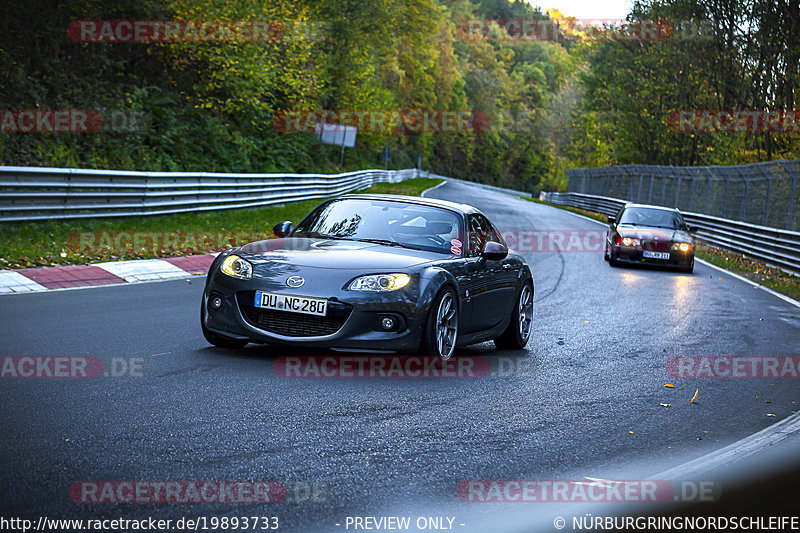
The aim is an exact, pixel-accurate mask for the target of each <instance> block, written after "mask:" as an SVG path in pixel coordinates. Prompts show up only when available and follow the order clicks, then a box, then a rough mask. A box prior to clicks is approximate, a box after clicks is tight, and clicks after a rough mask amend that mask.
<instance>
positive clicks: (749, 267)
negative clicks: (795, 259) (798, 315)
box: [526, 198, 800, 301]
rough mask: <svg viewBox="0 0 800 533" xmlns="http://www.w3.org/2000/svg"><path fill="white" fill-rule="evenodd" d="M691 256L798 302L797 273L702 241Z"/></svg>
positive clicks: (595, 215)
mask: <svg viewBox="0 0 800 533" xmlns="http://www.w3.org/2000/svg"><path fill="white" fill-rule="evenodd" d="M526 199H527V200H531V201H532V202H536V203H539V204H544V205H549V206H551V207H556V208H558V209H563V210H565V211H570V212H571V213H577V214H580V215H583V216H587V217H589V218H593V219H595V220H599V221H600V222H607V221H608V215H604V214H602V213H596V212H594V211H586V210H585V209H578V208H576V207H568V206H561V205H554V204H549V203H547V202H542V201H541V200H539V199H538V198H526ZM695 257H697V258H699V259H702V260H704V261H708V262H709V263H711V264H712V265H716V266H718V267H722V268H724V269H725V270H728V271H730V272H733V273H735V274H738V275H740V276H742V277H743V278H747V279H749V280H750V281H754V282H755V283H758V284H759V285H763V286H764V287H768V288H770V289H772V290H774V291H775V292H779V293H781V294H783V295H785V296H788V297H789V298H792V299H794V300H797V301H800V276H795V275H793V274H790V273H788V272H785V271H783V270H781V269H779V268H775V267H771V266H769V265H768V264H766V263H765V262H764V261H761V260H758V259H753V258H752V257H748V256H747V255H745V254H740V253H736V252H730V251H728V250H723V249H722V248H717V247H715V246H709V245H707V244H705V243H703V242H698V243H697V245H696V247H695Z"/></svg>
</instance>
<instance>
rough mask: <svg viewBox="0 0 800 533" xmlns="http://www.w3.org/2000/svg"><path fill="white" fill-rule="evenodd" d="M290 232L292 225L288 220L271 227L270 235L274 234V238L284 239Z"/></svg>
mask: <svg viewBox="0 0 800 533" xmlns="http://www.w3.org/2000/svg"><path fill="white" fill-rule="evenodd" d="M291 232H292V223H291V222H289V221H288V220H286V221H284V222H281V223H280V224H275V225H274V226H272V233H274V234H275V236H276V237H286V236H287V235H289V234H290V233H291Z"/></svg>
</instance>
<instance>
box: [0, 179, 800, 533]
mask: <svg viewBox="0 0 800 533" xmlns="http://www.w3.org/2000/svg"><path fill="white" fill-rule="evenodd" d="M428 195H429V196H430V197H436V198H444V199H449V200H455V201H461V202H465V203H470V204H472V205H475V206H476V207H478V208H480V209H481V210H483V211H484V212H485V213H486V214H487V215H488V216H489V218H490V219H491V220H492V221H493V222H494V223H495V224H496V225H497V226H498V227H500V228H502V229H503V230H511V231H517V230H520V231H530V230H535V231H541V230H568V231H569V232H574V231H578V232H581V231H584V230H588V231H597V230H598V229H602V226H600V225H598V224H596V223H593V222H591V221H589V220H586V219H582V218H579V217H576V216H574V215H572V214H570V213H567V212H565V211H562V210H558V209H555V208H551V207H547V206H543V205H539V204H536V203H533V202H530V201H527V200H523V199H519V198H515V197H512V196H509V195H505V194H501V193H496V192H490V191H487V190H485V189H479V188H477V187H473V186H469V185H465V184H463V183H457V182H449V183H447V184H446V185H444V186H442V187H439V188H437V189H435V190H433V191H430V192H429V194H428ZM275 222H277V221H272V220H268V221H264V225H265V226H269V227H271V226H272V224H273V223H275ZM295 222H296V221H295ZM579 235H585V234H584V233H579ZM512 247H513V244H512ZM517 248H518V249H520V250H522V251H523V252H525V253H526V257H527V259H528V261H529V264H530V265H531V267H532V269H533V272H534V279H535V284H536V287H535V291H536V298H535V314H536V320H535V331H534V334H533V338H532V339H531V342H530V343H529V345H528V349H527V351H526V352H524V353H522V352H520V353H515V352H503V351H497V350H495V349H494V345H493V344H492V343H485V344H482V345H477V346H473V347H469V348H467V349H463V350H460V351H459V352H457V355H456V357H459V356H461V357H464V356H483V357H486V358H488V359H489V360H490V361H491V364H492V372H491V373H490V374H489V375H488V376H486V377H480V378H474V379H346V378H339V379H302V378H301V379H285V378H280V377H278V376H276V373H275V372H274V371H273V362H274V360H275V358H276V357H279V356H282V355H315V354H310V353H304V352H289V351H286V350H282V349H276V348H266V347H261V346H254V345H250V346H248V347H247V348H246V349H244V350H241V351H235V350H223V349H217V348H212V347H211V346H209V345H208V344H207V343H206V342H205V340H204V339H203V337H202V335H201V333H200V327H199V319H198V315H199V302H200V294H201V291H202V288H203V282H204V278H202V277H199V276H198V277H193V278H191V279H190V280H189V281H187V280H178V281H169V282H159V283H141V284H129V285H121V286H110V287H100V288H92V289H84V290H67V291H51V292H46V293H38V294H21V295H9V296H2V297H0V339H2V342H1V343H0V356H94V357H98V358H100V359H103V360H109V359H110V358H122V359H123V360H124V361H126V364H129V363H130V361H131V358H134V359H133V360H134V361H137V360H138V359H139V358H140V359H141V369H140V370H138V371H137V372H135V373H136V374H140V375H141V376H140V377H136V376H123V377H116V378H111V377H109V378H102V377H98V378H96V379H2V380H0V398H2V405H3V406H4V408H3V410H2V414H1V415H0V417H2V428H3V431H2V432H0V445H1V446H2V458H1V459H0V461H1V465H0V484H2V486H3V487H6V489H5V490H4V491H3V496H2V502H1V503H0V506H1V507H2V514H3V515H4V516H24V517H34V518H35V517H39V516H41V515H44V516H47V517H50V518H55V517H60V518H118V517H122V518H142V517H148V516H152V517H155V518H163V519H167V518H171V519H179V518H181V517H198V516H208V517H211V516H255V515H258V516H277V517H279V518H280V524H281V528H280V530H282V531H321V530H330V531H345V526H344V524H345V519H346V517H347V516H355V515H359V516H365V515H378V514H381V513H384V514H385V513H386V512H389V511H395V510H396V511H397V512H406V513H408V512H415V511H419V512H424V513H425V514H426V515H431V514H432V513H435V512H437V511H439V510H442V511H444V510H445V509H446V510H447V511H448V512H450V514H451V515H453V516H456V520H455V523H454V525H453V527H454V529H455V530H458V531H469V530H470V529H471V527H470V526H471V524H472V522H471V520H472V518H473V516H475V515H477V514H480V513H485V512H486V511H487V510H490V509H491V506H492V505H495V504H491V503H489V504H487V503H481V504H474V503H463V502H461V501H459V499H458V497H457V495H456V486H457V485H458V483H459V482H460V481H462V480H477V479H494V480H497V479H539V480H552V479H576V478H577V479H580V478H583V477H605V478H608V476H612V475H618V474H620V473H626V474H627V475H629V476H630V475H637V476H643V477H646V476H647V475H653V474H654V473H656V472H659V471H660V470H663V469H666V468H669V467H670V466H674V465H677V464H679V463H682V462H684V461H687V460H690V459H693V458H696V457H699V456H701V455H702V454H704V453H707V452H709V451H711V450H715V449H718V448H720V447H722V446H725V445H728V444H730V443H732V442H734V441H736V440H738V439H740V438H743V437H746V436H748V435H750V434H752V433H754V432H756V431H758V430H761V429H763V428H765V427H767V426H769V425H770V424H772V423H775V422H777V421H779V420H781V419H784V418H786V417H787V416H790V415H791V414H792V413H793V412H794V411H796V410H797V408H798V405H800V387H798V386H797V383H798V382H797V381H796V380H793V379H772V380H769V379H708V378H692V379H678V378H675V377H672V376H670V375H669V374H668V373H667V370H666V367H667V361H668V360H669V358H670V357H674V356H773V355H774V356H786V355H800V308H798V307H795V306H793V305H791V304H789V303H787V302H785V301H782V300H780V299H778V298H776V297H775V296H773V295H771V294H769V293H767V292H765V291H763V290H760V289H754V288H753V287H752V286H751V285H748V284H746V283H744V282H742V281H740V280H738V279H735V278H733V277H731V276H728V275H727V274H725V273H722V272H720V271H717V270H713V269H711V268H709V267H707V266H705V265H702V264H697V265H696V266H695V272H694V274H681V273H675V272H669V271H662V270H653V269H640V268H611V267H610V266H609V265H608V264H607V263H606V262H604V261H603V258H602V254H601V253H600V252H584V251H571V250H566V249H563V247H562V248H557V249H555V250H554V251H550V250H549V248H548V249H547V250H545V251H537V250H528V251H526V250H524V249H523V248H524V247H522V246H518V247H517ZM720 278H721V279H720ZM187 279H188V278H187ZM136 364H137V365H138V364H139V363H138V362H137V363H136ZM666 383H671V384H674V385H675V387H674V388H667V387H665V384H666ZM697 388H699V397H698V400H697V401H696V402H695V403H690V401H689V400H690V399H691V398H692V396H693V395H694V393H695V390H696V389H697ZM767 402H769V403H767ZM661 403H666V404H671V405H670V406H668V407H664V406H661V405H660V404H661ZM768 414H773V415H774V416H768ZM628 479H631V477H629V478H628ZM90 480H116V481H121V480H127V481H186V480H212V481H226V480H227V481H253V480H259V481H260V480H264V481H266V480H272V481H278V482H281V483H283V484H284V485H285V486H287V487H288V488H289V493H288V495H287V501H284V502H283V503H274V504H268V505H256V504H207V503H203V504H172V505H170V504H144V505H143V504H82V503H75V502H74V501H73V500H72V499H71V498H70V494H69V488H70V486H71V485H72V484H73V483H75V482H79V481H90ZM309 487H315V489H316V493H314V494H312V495H310V496H309V492H308V491H307V490H306V489H308V488H309ZM521 505H528V506H530V510H531V512H532V513H535V512H536V507H535V506H536V504H521ZM487 506H488V507H487ZM497 520H498V522H497V526H498V530H501V524H502V520H501V518H500V517H498V518H497ZM337 524H341V525H339V526H337ZM461 524H464V525H463V526H462V525H461Z"/></svg>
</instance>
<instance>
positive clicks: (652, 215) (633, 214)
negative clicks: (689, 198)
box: [618, 207, 684, 229]
mask: <svg viewBox="0 0 800 533" xmlns="http://www.w3.org/2000/svg"><path fill="white" fill-rule="evenodd" d="M618 224H620V225H623V224H627V225H631V226H644V227H656V228H667V229H683V227H684V224H683V217H681V215H680V213H678V212H676V211H667V210H665V209H653V208H649V207H629V208H627V209H625V210H624V211H623V212H622V215H621V216H620V218H619V222H618Z"/></svg>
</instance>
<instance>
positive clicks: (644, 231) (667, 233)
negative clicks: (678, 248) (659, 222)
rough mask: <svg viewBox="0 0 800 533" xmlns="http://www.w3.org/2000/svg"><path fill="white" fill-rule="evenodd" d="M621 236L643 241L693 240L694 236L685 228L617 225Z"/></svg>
mask: <svg viewBox="0 0 800 533" xmlns="http://www.w3.org/2000/svg"><path fill="white" fill-rule="evenodd" d="M617 233H618V234H619V236H620V237H630V238H632V239H639V240H642V241H655V242H662V241H667V242H693V241H692V236H691V235H690V234H689V233H687V232H685V231H683V230H678V229H676V230H672V229H665V228H648V227H645V226H636V227H634V226H617Z"/></svg>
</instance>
